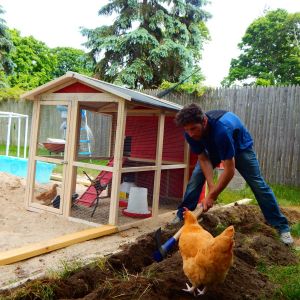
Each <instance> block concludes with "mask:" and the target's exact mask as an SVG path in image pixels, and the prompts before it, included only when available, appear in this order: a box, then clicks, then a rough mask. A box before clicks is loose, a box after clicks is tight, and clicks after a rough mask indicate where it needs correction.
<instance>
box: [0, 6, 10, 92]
mask: <svg viewBox="0 0 300 300" xmlns="http://www.w3.org/2000/svg"><path fill="white" fill-rule="evenodd" d="M2 14H4V10H3V8H2V6H1V5H0V86H4V85H5V81H6V80H5V79H6V78H5V77H6V75H8V74H10V73H11V72H12V70H13V63H12V61H11V59H10V58H9V53H10V52H11V50H12V49H13V43H12V42H11V40H10V36H9V33H8V28H7V26H6V24H5V20H4V19H2V18H1V15H2Z"/></svg>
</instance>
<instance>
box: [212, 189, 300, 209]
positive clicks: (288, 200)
mask: <svg viewBox="0 0 300 300" xmlns="http://www.w3.org/2000/svg"><path fill="white" fill-rule="evenodd" d="M270 187H271V188H272V190H273V192H274V194H275V196H276V198H277V201H278V202H279V204H280V205H281V206H300V187H295V186H285V185H279V184H270ZM243 198H250V199H254V200H255V197H254V194H253V193H252V191H251V189H250V187H249V186H246V187H245V188H244V189H242V190H239V191H237V190H231V189H228V188H226V189H225V190H224V191H223V192H222V193H221V194H220V195H219V197H218V203H222V204H228V203H231V202H234V201H237V200H240V199H243ZM253 203H254V204H257V202H256V201H253Z"/></svg>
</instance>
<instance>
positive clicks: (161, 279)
mask: <svg viewBox="0 0 300 300" xmlns="http://www.w3.org/2000/svg"><path fill="white" fill-rule="evenodd" d="M284 213H285V214H286V215H287V217H288V219H289V221H290V223H291V224H293V223H295V222H297V221H299V219H300V213H299V212H297V211H294V210H288V209H284ZM199 223H200V224H201V225H202V227H203V228H204V229H205V230H207V231H208V232H210V233H211V234H212V235H213V236H217V235H219V234H221V232H223V231H224V230H225V229H226V228H227V227H228V226H230V225H233V226H234V230H235V234H234V248H233V254H234V255H233V265H232V266H231V267H230V268H229V271H228V274H227V276H226V279H225V281H224V283H219V282H218V280H217V279H215V280H216V282H215V283H216V284H215V285H214V282H212V283H211V285H209V286H208V288H207V292H206V293H205V294H204V295H202V296H199V297H198V299H203V300H204V299H261V298H266V297H268V298H269V299H272V295H273V294H274V292H275V290H276V286H275V285H274V284H273V283H271V282H270V281H269V280H268V277H266V276H265V275H263V274H261V273H260V272H259V271H258V270H257V267H258V265H259V264H261V263H264V264H266V265H291V264H295V263H297V262H298V258H297V256H296V255H295V253H294V252H293V250H292V249H291V248H289V247H287V246H285V245H283V244H282V243H281V242H280V241H279V239H278V237H277V235H276V233H275V231H274V229H272V228H271V227H270V226H268V225H267V224H265V222H264V219H263V217H262V215H261V213H260V210H259V208H258V207H257V206H245V205H238V206H233V207H230V208H226V209H219V210H215V211H210V212H208V213H205V214H202V215H201V217H200V218H199ZM179 228H180V226H179V225H178V226H177V227H174V226H173V227H171V226H169V225H167V226H166V227H165V228H163V231H162V239H163V240H167V239H168V238H170V237H171V236H172V235H173V234H174V233H175V232H176V231H178V229H179ZM229 228H230V227H229ZM225 231H226V230H225ZM155 250H156V244H155V239H154V232H153V233H151V234H147V235H144V236H141V237H140V238H138V240H137V241H136V242H135V243H132V244H127V245H125V246H123V248H122V249H121V250H120V251H119V252H118V253H115V254H113V255H110V256H107V257H105V258H104V259H99V260H98V261H97V262H96V263H94V264H91V265H88V266H86V267H84V268H81V269H79V270H77V271H76V272H73V273H72V274H71V276H69V277H68V278H67V279H50V278H43V279H38V280H34V281H31V282H27V283H25V284H24V285H23V286H21V287H18V288H17V289H15V290H10V291H6V292H2V295H1V294H0V298H1V296H2V297H5V298H4V299H12V298H13V299H42V298H41V296H39V295H41V293H40V292H39V291H41V290H44V291H49V290H51V291H52V294H51V295H52V296H51V297H50V298H51V299H78V298H80V299H88V300H91V299H94V300H96V299H195V298H194V296H193V295H191V294H188V293H186V292H185V291H183V289H185V288H186V282H188V278H187V277H186V276H185V274H184V271H183V264H182V257H181V255H180V252H179V251H178V246H175V247H174V248H172V250H171V251H170V252H169V253H168V256H167V257H166V258H165V259H164V260H163V261H161V262H159V263H157V262H155V261H154V259H153V253H154V251H155ZM18 295H21V297H19V298H18ZM6 297H7V298H6ZM50 298H49V299H50ZM1 299H2V298H1ZM47 299H48V298H47Z"/></svg>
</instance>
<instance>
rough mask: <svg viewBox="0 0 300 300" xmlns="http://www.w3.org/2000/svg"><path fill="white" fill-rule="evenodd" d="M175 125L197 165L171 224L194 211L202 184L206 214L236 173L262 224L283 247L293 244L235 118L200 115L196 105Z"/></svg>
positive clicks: (248, 138)
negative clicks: (247, 188) (276, 235)
mask: <svg viewBox="0 0 300 300" xmlns="http://www.w3.org/2000/svg"><path fill="white" fill-rule="evenodd" d="M175 121H176V124H177V126H181V127H183V128H184V131H185V133H184V136H185V139H186V141H187V142H188V143H189V145H190V148H191V150H192V152H194V153H195V154H197V155H198V162H197V164H196V166H195V169H194V171H193V174H192V176H191V178H190V180H189V183H188V185H187V188H186V191H185V194H184V197H183V200H182V202H181V203H180V205H179V206H178V211H177V215H176V217H175V218H174V220H173V221H172V224H176V223H179V222H181V221H182V219H183V214H182V213H183V211H184V207H186V208H188V209H189V210H195V208H196V207H197V204H198V199H199V196H200V192H201V190H202V187H203V185H204V183H205V180H206V181H207V184H208V189H209V192H208V194H207V195H206V197H205V198H204V199H203V202H202V203H203V208H204V211H207V210H209V209H210V208H211V207H212V206H213V204H214V201H216V199H217V198H218V196H219V194H220V193H221V192H222V191H223V190H224V189H225V187H226V186H227V185H228V183H229V182H230V181H231V179H232V178H233V176H234V172H235V169H237V170H238V171H239V172H240V174H241V175H242V176H243V177H244V179H245V181H246V182H247V183H248V185H249V186H250V188H251V190H252V191H253V193H254V195H255V198H256V200H257V202H258V204H259V206H260V209H261V211H262V213H263V215H264V217H265V219H266V221H267V222H268V223H269V224H270V225H271V226H273V227H274V228H275V229H276V230H277V231H278V233H279V236H280V239H281V241H282V242H283V243H284V244H286V245H291V244H293V238H292V236H291V234H290V228H289V225H288V221H287V219H286V217H285V216H284V215H283V214H282V213H281V211H280V209H279V206H278V203H277V200H276V198H275V195H274V193H273V191H272V190H271V188H270V187H269V186H268V185H267V183H266V182H265V180H264V178H263V177H262V175H261V173H260V168H259V164H258V160H257V158H256V154H255V152H254V150H253V139H252V137H251V135H250V133H249V132H248V130H247V128H246V127H245V126H244V124H243V123H242V122H241V120H240V119H239V117H238V116H237V115H235V114H234V113H232V112H227V111H224V110H213V111H208V112H206V113H204V112H203V111H202V109H201V108H200V107H199V106H198V105H197V104H194V103H192V104H188V105H186V106H184V107H183V108H182V109H181V110H180V111H179V112H178V113H177V115H176V118H175ZM221 161H222V162H223V166H224V172H223V173H222V174H221V176H220V177H219V179H218V181H217V182H216V183H214V182H213V169H214V168H215V167H216V166H217V165H219V164H220V163H221Z"/></svg>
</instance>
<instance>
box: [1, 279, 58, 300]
mask: <svg viewBox="0 0 300 300" xmlns="http://www.w3.org/2000/svg"><path fill="white" fill-rule="evenodd" d="M4 299H6V300H23V299H43V300H53V299H55V285H54V284H52V283H50V282H43V281H42V280H37V281H33V282H32V283H28V284H26V286H24V287H22V288H20V289H18V290H16V292H14V293H12V294H11V295H10V296H8V297H6V298H4Z"/></svg>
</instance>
